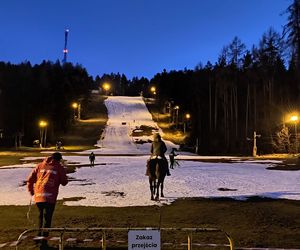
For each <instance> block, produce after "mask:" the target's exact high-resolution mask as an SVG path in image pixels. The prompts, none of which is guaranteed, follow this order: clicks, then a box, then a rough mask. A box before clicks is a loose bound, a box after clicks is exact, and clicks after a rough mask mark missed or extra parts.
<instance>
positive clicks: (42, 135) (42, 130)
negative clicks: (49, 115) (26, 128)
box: [39, 120, 48, 148]
mask: <svg viewBox="0 0 300 250" xmlns="http://www.w3.org/2000/svg"><path fill="white" fill-rule="evenodd" d="M47 126H48V122H47V121H44V120H40V121H39V128H40V147H41V148H42V147H43V146H44V147H45V146H46V140H47Z"/></svg>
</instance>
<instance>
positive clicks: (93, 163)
mask: <svg viewBox="0 0 300 250" xmlns="http://www.w3.org/2000/svg"><path fill="white" fill-rule="evenodd" d="M95 158H96V157H95V154H94V152H92V153H91V154H90V156H89V159H90V166H91V167H94V165H95Z"/></svg>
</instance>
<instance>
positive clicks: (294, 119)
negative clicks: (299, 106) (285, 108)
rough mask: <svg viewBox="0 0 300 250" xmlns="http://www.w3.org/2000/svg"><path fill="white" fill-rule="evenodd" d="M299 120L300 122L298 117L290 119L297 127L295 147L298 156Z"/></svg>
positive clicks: (294, 116)
mask: <svg viewBox="0 0 300 250" xmlns="http://www.w3.org/2000/svg"><path fill="white" fill-rule="evenodd" d="M298 120H299V117H298V115H292V116H291V117H290V121H291V122H292V123H294V126H295V138H296V141H295V147H296V154H297V153H298V135H297V122H298Z"/></svg>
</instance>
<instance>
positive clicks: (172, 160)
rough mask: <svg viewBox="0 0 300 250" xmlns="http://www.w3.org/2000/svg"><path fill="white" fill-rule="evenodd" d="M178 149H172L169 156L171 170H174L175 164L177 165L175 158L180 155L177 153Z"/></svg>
mask: <svg viewBox="0 0 300 250" xmlns="http://www.w3.org/2000/svg"><path fill="white" fill-rule="evenodd" d="M175 150H176V148H172V150H171V152H170V154H169V158H170V168H172V169H174V164H175V156H177V155H178V154H176V153H175ZM176 164H177V165H178V163H177V162H176Z"/></svg>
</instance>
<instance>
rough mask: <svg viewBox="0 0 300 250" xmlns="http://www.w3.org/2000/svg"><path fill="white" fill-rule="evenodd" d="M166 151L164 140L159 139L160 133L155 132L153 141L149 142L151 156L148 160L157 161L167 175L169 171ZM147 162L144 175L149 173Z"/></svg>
mask: <svg viewBox="0 0 300 250" xmlns="http://www.w3.org/2000/svg"><path fill="white" fill-rule="evenodd" d="M166 151H167V146H166V144H165V143H164V141H163V140H162V139H161V136H160V134H158V133H156V134H154V136H153V142H152V144H151V150H150V152H151V156H150V162H151V161H154V160H155V161H158V162H159V163H161V165H162V166H164V167H165V168H166V172H167V175H168V176H170V175H171V174H170V171H169V167H168V160H167V159H166V157H165V153H166ZM148 168H149V164H147V172H146V175H148V174H149V169H148Z"/></svg>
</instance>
